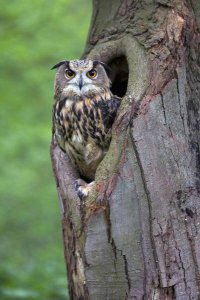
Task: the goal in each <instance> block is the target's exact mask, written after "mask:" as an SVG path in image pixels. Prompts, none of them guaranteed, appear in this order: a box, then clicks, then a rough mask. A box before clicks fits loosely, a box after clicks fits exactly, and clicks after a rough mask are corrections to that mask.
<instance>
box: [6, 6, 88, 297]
mask: <svg viewBox="0 0 200 300" xmlns="http://www.w3.org/2000/svg"><path fill="white" fill-rule="evenodd" d="M0 4H1V10H0V20H1V21H0V22H1V26H0V40H1V45H0V57H1V59H0V70H1V76H0V91H1V99H0V102H1V103H0V135H1V137H0V138H1V147H0V166H1V171H0V199H1V207H0V234H1V238H0V261H1V263H0V299H2V300H11V299H20V300H21V299H30V300H31V299H38V300H41V299H45V300H62V299H66V297H67V288H66V270H65V263H64V256H63V245H62V232H61V226H60V207H59V202H58V199H57V193H56V187H55V183H54V179H53V174H52V170H51V162H50V155H49V146H50V141H51V111H52V103H53V80H54V75H55V72H54V71H51V70H50V68H51V67H52V66H53V65H54V64H55V63H57V62H58V61H60V60H63V59H74V58H79V57H80V56H81V54H82V53H83V50H84V45H85V41H86V38H87V31H88V28H89V22H90V18H91V12H92V8H91V1H89V0H87V1H82V0H75V1H74V0H57V1H53V0H34V1H27V0H20V1H19V0H13V1H7V2H6V1H3V0H0Z"/></svg>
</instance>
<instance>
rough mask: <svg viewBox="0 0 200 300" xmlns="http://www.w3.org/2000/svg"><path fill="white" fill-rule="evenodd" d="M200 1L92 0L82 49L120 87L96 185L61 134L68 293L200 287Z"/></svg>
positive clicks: (174, 293) (178, 294) (124, 295)
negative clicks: (92, 188)
mask: <svg viewBox="0 0 200 300" xmlns="http://www.w3.org/2000/svg"><path fill="white" fill-rule="evenodd" d="M199 20H200V5H199V1H198V0H193V1H190V0H154V1H151V0H141V1H136V0H135V1H128V0H123V1H119V0H118V1H117V0H112V1H106V0H102V1H95V0H94V10H93V17H92V22H91V28H90V32H89V36H88V41H87V46H86V50H85V54H84V56H85V57H89V58H95V59H99V60H101V61H104V62H106V63H108V64H109V65H110V66H111V67H112V68H113V69H114V70H115V77H114V78H113V86H112V89H113V92H114V93H115V94H117V95H119V96H121V97H123V101H122V104H121V106H120V108H119V111H118V115H117V118H116V120H115V123H114V125H113V133H112V142H111V145H110V149H109V151H108V154H107V155H106V157H105V158H104V160H103V161H102V163H101V164H100V165H99V168H98V170H97V173H96V184H97V188H96V192H94V193H93V194H92V195H90V197H89V198H88V199H87V200H86V202H85V203H80V201H79V199H78V198H77V196H76V195H75V192H74V188H73V182H74V180H75V179H76V178H78V175H77V173H76V171H75V170H74V169H73V167H72V166H71V164H70V161H69V160H68V158H67V157H66V155H65V154H63V153H62V152H61V151H60V150H59V148H58V146H57V145H56V143H55V141H54V139H53V142H52V162H53V167H54V173H55V178H56V182H57V187H58V192H59V196H60V199H61V202H62V204H63V236H64V245H65V258H66V263H67V269H68V278H69V287H70V296H71V299H95V300H96V299H102V300H104V299H115V300H116V299H199V297H200V198H199V192H200V150H199V146H200V139H199V125H200V123H199V122H200V102H199V100H200V27H199Z"/></svg>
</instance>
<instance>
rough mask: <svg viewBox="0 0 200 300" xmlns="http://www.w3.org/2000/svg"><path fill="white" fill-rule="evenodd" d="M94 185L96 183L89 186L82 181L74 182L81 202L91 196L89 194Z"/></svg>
mask: <svg viewBox="0 0 200 300" xmlns="http://www.w3.org/2000/svg"><path fill="white" fill-rule="evenodd" d="M93 185H94V181H92V182H90V183H89V184H87V183H86V182H85V181H83V180H82V179H77V180H75V182H74V186H75V190H76V192H77V195H78V196H79V198H80V199H81V200H83V199H85V198H86V197H87V196H88V195H89V192H90V190H91V188H92V186H93Z"/></svg>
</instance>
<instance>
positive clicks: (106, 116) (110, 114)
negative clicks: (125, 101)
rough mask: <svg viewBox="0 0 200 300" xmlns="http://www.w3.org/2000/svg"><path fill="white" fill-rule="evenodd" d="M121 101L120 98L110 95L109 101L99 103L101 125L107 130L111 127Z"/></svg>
mask: <svg viewBox="0 0 200 300" xmlns="http://www.w3.org/2000/svg"><path fill="white" fill-rule="evenodd" d="M121 100H122V99H121V98H119V97H117V96H115V95H112V94H111V95H110V99H109V100H106V101H105V100H104V101H101V102H100V103H99V106H100V109H101V111H102V117H103V123H104V126H105V127H106V128H107V129H110V128H111V127H112V124H113V122H114V119H115V117H116V113H117V110H118V108H119V105H120V103H121Z"/></svg>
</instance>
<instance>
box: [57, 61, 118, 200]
mask: <svg viewBox="0 0 200 300" xmlns="http://www.w3.org/2000/svg"><path fill="white" fill-rule="evenodd" d="M55 68H57V74H56V77H55V95H54V99H55V103H54V106H53V130H54V134H55V137H56V140H57V143H58V145H59V146H60V148H61V149H62V150H63V151H66V152H67V154H68V155H69V157H70V159H71V161H72V163H73V165H74V166H75V167H76V168H77V169H78V171H79V173H80V176H81V178H83V179H84V180H87V181H89V182H91V181H93V180H94V176H95V172H96V169H97V167H98V165H99V163H100V162H101V160H102V159H103V157H104V156H105V154H106V152H107V150H108V147H109V144H110V141H111V128H112V124H113V121H114V118H115V116H116V112H117V109H118V107H119V104H120V102H121V99H120V98H119V97H117V96H114V95H113V94H112V92H111V90H110V85H111V82H110V79H109V77H108V75H107V68H108V67H107V65H105V64H104V63H102V62H100V61H92V60H72V61H61V62H59V63H58V64H56V65H55V66H54V67H53V68H52V69H55ZM90 185H91V184H89V185H86V184H84V183H83V181H81V180H78V181H76V189H77V191H78V194H79V196H80V197H84V196H87V194H88V191H89V186H90Z"/></svg>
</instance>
